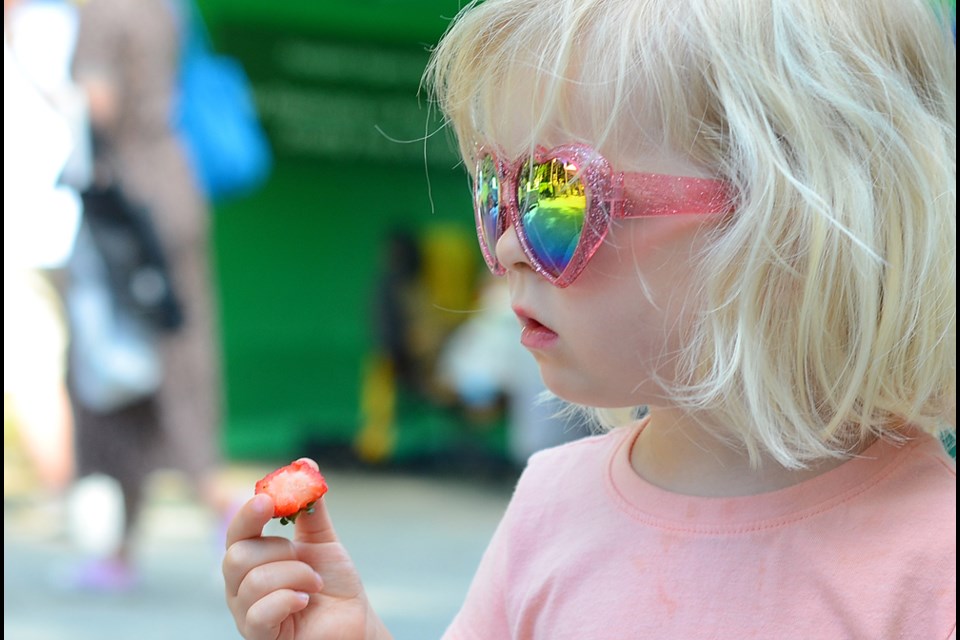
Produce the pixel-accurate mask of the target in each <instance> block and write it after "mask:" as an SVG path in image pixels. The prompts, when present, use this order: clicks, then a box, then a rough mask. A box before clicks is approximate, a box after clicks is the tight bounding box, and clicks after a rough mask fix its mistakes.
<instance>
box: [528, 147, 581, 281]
mask: <svg viewBox="0 0 960 640" xmlns="http://www.w3.org/2000/svg"><path fill="white" fill-rule="evenodd" d="M580 178H581V176H580V172H579V170H578V168H577V167H576V166H575V165H573V164H571V163H565V162H563V161H561V160H559V159H554V160H549V161H547V162H536V163H530V162H526V163H524V164H523V165H522V167H521V169H520V173H519V175H518V179H517V202H518V204H519V207H520V220H521V224H522V226H523V232H524V235H525V236H526V240H527V245H528V247H529V249H530V250H531V251H533V253H534V254H535V255H536V257H537V259H538V261H539V262H540V266H541V267H543V268H544V269H546V270H547V271H548V272H549V273H550V274H551V275H553V276H554V277H557V276H559V275H560V274H561V273H563V270H564V269H566V268H567V265H569V264H570V260H571V258H572V257H573V253H574V251H575V250H576V248H577V244H578V243H579V242H580V234H581V232H582V231H583V223H584V220H585V219H586V215H587V196H586V192H585V190H584V185H583V182H582V180H581V179H580Z"/></svg>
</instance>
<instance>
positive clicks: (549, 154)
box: [472, 144, 732, 288]
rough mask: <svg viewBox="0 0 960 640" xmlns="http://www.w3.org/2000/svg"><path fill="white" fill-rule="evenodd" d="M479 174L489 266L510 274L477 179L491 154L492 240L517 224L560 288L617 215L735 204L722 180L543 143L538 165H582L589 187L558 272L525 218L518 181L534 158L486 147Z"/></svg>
mask: <svg viewBox="0 0 960 640" xmlns="http://www.w3.org/2000/svg"><path fill="white" fill-rule="evenodd" d="M476 157H477V158H478V160H477V165H476V168H475V172H474V174H473V176H472V177H473V183H474V186H473V207H474V215H475V218H476V225H477V237H478V238H479V240H480V249H481V251H482V252H483V257H484V260H485V261H486V263H487V266H488V267H489V268H490V271H492V272H493V273H494V274H496V275H501V276H502V275H504V274H505V273H506V269H505V268H504V266H503V265H501V264H500V262H499V261H498V260H497V257H496V253H495V247H494V246H489V245H488V243H487V241H486V238H485V236H486V233H485V220H484V207H485V203H484V202H482V189H481V188H480V185H479V184H478V181H477V176H479V175H481V173H482V171H481V167H482V164H483V162H484V160H485V159H487V158H488V157H489V158H490V159H491V160H492V161H493V166H494V167H495V171H496V177H497V179H498V181H499V186H498V196H499V203H498V207H499V213H500V215H498V218H497V223H496V229H494V237H493V238H492V242H493V243H494V244H495V243H496V241H497V240H499V239H500V236H502V235H503V233H504V232H505V231H506V230H507V228H508V227H509V225H510V224H513V227H514V229H515V230H516V232H517V238H518V239H519V241H520V246H521V247H522V249H523V252H524V255H526V257H527V259H528V260H529V262H530V265H531V267H532V268H533V269H534V271H536V272H537V273H538V274H540V275H541V276H543V277H544V278H546V279H547V280H548V281H550V283H551V284H553V285H554V286H556V287H561V288H562V287H567V286H569V285H570V284H571V283H572V282H573V281H574V280H576V278H577V276H579V275H580V273H581V272H582V271H583V269H584V267H586V265H587V263H588V262H589V260H590V258H591V257H593V254H594V253H596V251H597V249H599V248H600V245H601V244H602V243H603V240H604V238H606V236H607V233H609V231H610V225H611V223H612V221H613V220H619V219H629V218H649V217H658V216H667V215H681V214H701V215H710V214H723V213H729V212H730V211H731V208H732V202H731V198H730V190H729V188H728V185H727V184H726V183H725V182H723V181H722V180H716V179H712V178H694V177H690V176H671V175H664V174H657V173H630V172H615V171H614V170H613V168H612V167H611V165H610V163H609V162H608V161H607V160H606V159H605V158H604V157H603V156H601V155H600V153H599V152H597V151H595V150H594V149H592V148H590V147H588V146H586V145H582V144H566V145H561V146H558V147H554V148H553V149H549V150H548V149H545V148H543V147H538V148H537V149H536V150H535V152H534V155H533V158H532V161H533V164H543V163H547V162H551V161H559V162H561V163H563V164H564V165H573V166H575V167H578V173H579V176H580V180H581V181H582V183H583V185H584V187H585V195H586V211H585V215H584V221H583V229H582V231H581V233H580V236H579V239H578V241H577V246H576V249H575V250H574V252H573V255H572V256H571V258H570V261H569V263H568V264H567V266H566V267H565V268H564V269H563V271H562V272H561V273H560V274H558V275H555V274H554V273H552V272H551V271H550V270H549V269H548V268H547V267H546V265H544V264H543V262H542V259H541V257H540V256H538V255H537V252H536V250H535V249H534V248H533V245H532V244H531V242H530V240H529V238H528V237H527V232H526V230H525V228H524V226H523V223H522V215H521V212H520V207H519V200H518V193H517V185H518V183H519V180H520V171H521V170H522V168H523V166H524V164H525V163H526V162H528V161H529V160H530V159H529V158H523V159H520V160H515V161H513V162H505V161H502V160H500V159H499V157H498V156H497V154H495V153H493V152H491V151H489V150H487V149H484V148H483V147H481V148H480V149H479V150H478V153H477V156H476Z"/></svg>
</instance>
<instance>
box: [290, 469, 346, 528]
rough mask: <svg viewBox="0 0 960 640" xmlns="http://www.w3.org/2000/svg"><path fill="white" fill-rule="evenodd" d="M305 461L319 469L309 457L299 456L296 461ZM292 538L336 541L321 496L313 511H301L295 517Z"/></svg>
mask: <svg viewBox="0 0 960 640" xmlns="http://www.w3.org/2000/svg"><path fill="white" fill-rule="evenodd" d="M301 461H302V462H306V463H307V464H309V465H310V466H311V467H313V468H314V469H316V470H317V471H319V470H320V467H319V466H318V465H317V463H316V462H315V461H313V460H311V459H310V458H300V459H299V460H298V461H297V462H301ZM295 526H296V531H295V533H294V539H295V540H298V541H301V542H337V534H336V532H335V531H334V530H333V523H332V522H331V521H330V514H329V512H327V505H326V503H325V502H324V500H323V498H320V499H319V500H317V502H316V504H314V505H313V513H301V514H300V515H299V516H298V517H297V521H296V525H295Z"/></svg>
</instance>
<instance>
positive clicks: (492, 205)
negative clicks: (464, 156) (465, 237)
mask: <svg viewBox="0 0 960 640" xmlns="http://www.w3.org/2000/svg"><path fill="white" fill-rule="evenodd" d="M473 197H474V198H475V199H476V205H477V211H478V212H479V215H480V225H479V226H480V233H481V238H480V239H481V241H482V242H483V243H484V244H485V245H486V247H487V251H488V252H489V254H490V255H491V256H493V255H494V250H495V249H496V246H497V223H498V220H499V218H500V180H499V178H498V177H497V164H496V162H494V160H493V158H492V157H491V156H485V157H484V158H483V159H482V160H480V163H479V164H478V165H477V177H476V181H475V182H474V194H473Z"/></svg>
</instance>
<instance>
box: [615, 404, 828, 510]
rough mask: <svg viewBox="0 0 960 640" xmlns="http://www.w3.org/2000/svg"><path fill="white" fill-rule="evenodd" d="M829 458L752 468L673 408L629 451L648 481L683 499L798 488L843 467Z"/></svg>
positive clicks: (654, 418)
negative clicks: (790, 465) (800, 464)
mask: <svg viewBox="0 0 960 640" xmlns="http://www.w3.org/2000/svg"><path fill="white" fill-rule="evenodd" d="M843 462H844V461H843V460H833V459H830V460H825V461H823V462H821V463H818V464H816V465H814V466H811V467H810V468H808V469H802V470H793V469H786V468H784V467H783V466H781V465H780V464H778V463H777V462H776V461H775V460H773V459H764V460H763V463H762V465H761V467H760V469H759V470H758V469H754V468H752V467H751V466H750V460H749V459H748V457H747V453H746V451H740V450H737V449H735V448H733V447H731V446H729V445H728V444H725V443H723V442H721V441H720V439H719V438H716V437H714V436H713V435H711V434H709V433H707V432H706V431H705V430H704V427H703V426H702V425H701V424H699V423H697V422H695V421H692V420H690V418H689V416H684V415H683V414H681V413H679V412H675V411H672V410H663V409H655V410H652V411H651V414H650V418H649V422H648V424H647V425H646V426H645V427H644V429H643V431H642V432H641V433H640V435H639V437H638V438H637V441H636V443H635V444H634V446H633V450H632V451H631V453H630V464H631V465H632V466H633V468H634V470H635V471H636V472H637V473H638V474H639V475H640V476H641V477H642V478H644V479H645V480H646V481H647V482H650V483H651V484H653V485H655V486H658V487H660V488H661V489H665V490H667V491H671V492H674V493H680V494H684V495H692V496H703V497H734V496H749V495H756V494H759V493H766V492H769V491H776V490H778V489H784V488H786V487H789V486H792V485H795V484H799V483H800V482H803V481H805V480H809V479H810V478H813V477H815V476H818V475H820V474H823V473H826V472H827V471H829V470H831V469H834V468H836V467H838V466H839V465H841V464H843Z"/></svg>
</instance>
